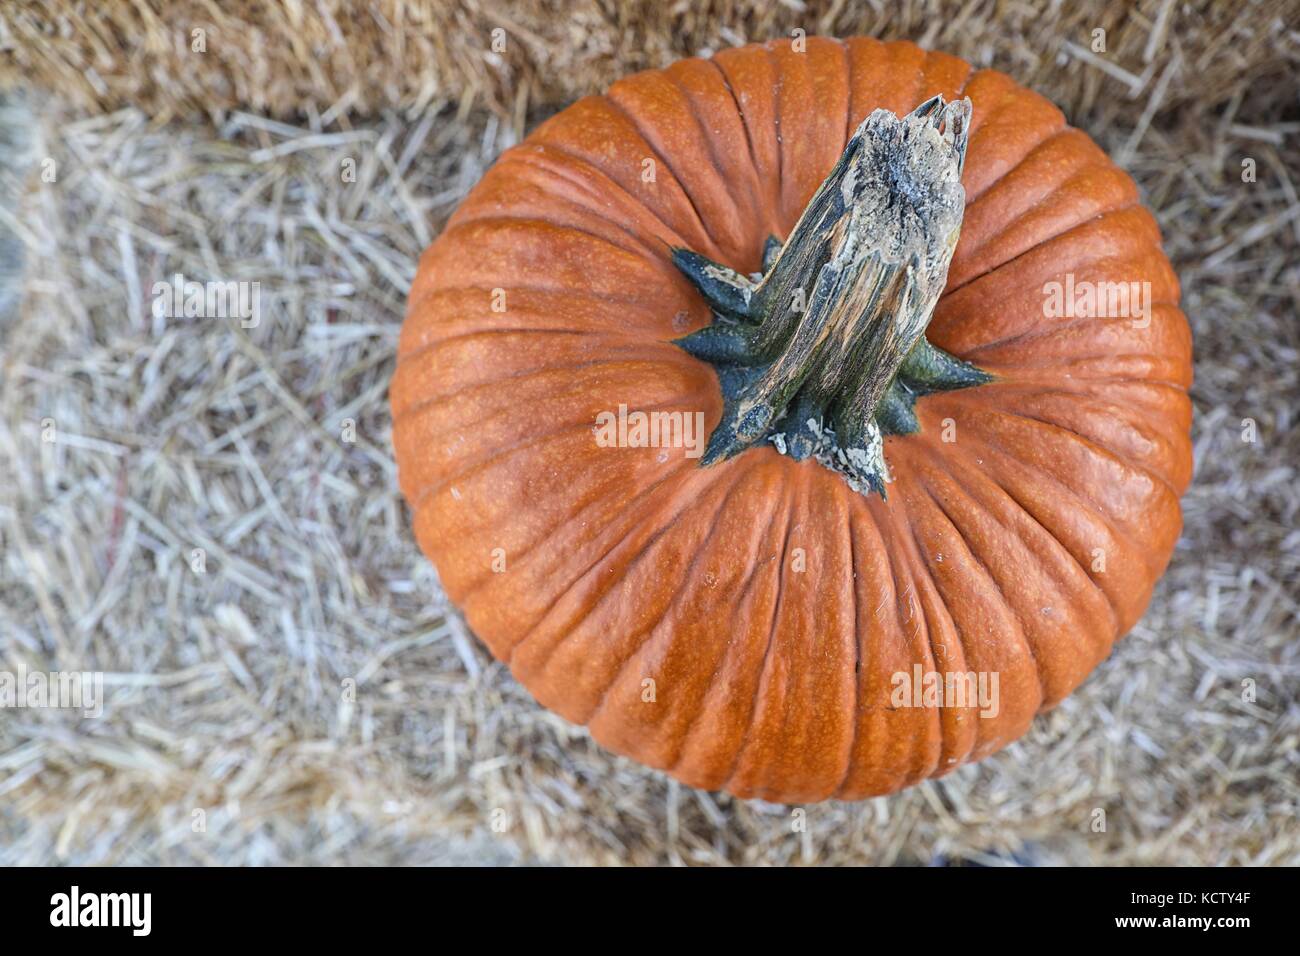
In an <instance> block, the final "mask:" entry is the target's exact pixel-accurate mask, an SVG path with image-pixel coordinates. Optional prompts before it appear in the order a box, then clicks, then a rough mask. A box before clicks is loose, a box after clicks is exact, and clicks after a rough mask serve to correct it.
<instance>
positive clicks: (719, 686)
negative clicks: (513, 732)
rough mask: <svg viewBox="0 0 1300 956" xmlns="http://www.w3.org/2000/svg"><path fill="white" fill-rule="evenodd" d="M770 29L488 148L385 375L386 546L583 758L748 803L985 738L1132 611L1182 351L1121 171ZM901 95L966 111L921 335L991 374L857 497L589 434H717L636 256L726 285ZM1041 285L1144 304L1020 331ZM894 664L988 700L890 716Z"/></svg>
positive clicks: (1018, 105) (1174, 420)
mask: <svg viewBox="0 0 1300 956" xmlns="http://www.w3.org/2000/svg"><path fill="white" fill-rule="evenodd" d="M806 42H807V47H806V50H805V51H804V52H796V51H795V50H793V49H792V47H791V44H790V42H789V41H784V42H775V43H770V44H768V45H765V46H758V45H755V46H747V47H743V48H739V49H734V50H727V51H724V52H722V53H719V54H717V55H716V56H715V57H714V58H713V59H711V60H702V59H688V60H683V61H680V62H678V63H675V64H673V65H672V66H670V67H669V68H667V69H665V70H660V71H650V72H646V73H641V74H637V75H635V76H631V77H628V78H626V79H623V80H621V81H619V82H618V83H616V84H615V85H614V86H613V87H612V88H611V89H610V90H609V91H608V92H607V93H606V94H605V95H603V96H591V97H587V98H585V99H583V100H581V101H579V102H578V103H576V104H574V105H573V106H571V107H570V108H569V109H567V110H565V111H563V112H562V113H560V114H558V115H556V116H554V117H553V118H551V119H550V120H549V121H547V122H545V123H544V124H542V126H540V127H539V128H538V129H537V130H536V131H535V132H534V133H533V134H532V135H530V136H529V137H528V138H527V139H526V140H525V141H524V142H523V143H521V144H520V145H518V146H516V147H514V148H513V149H511V150H509V151H507V152H506V153H505V154H503V155H502V156H501V157H500V159H499V160H498V161H497V162H496V164H495V165H494V166H493V167H492V168H491V169H490V170H489V171H488V172H487V174H486V175H485V176H484V177H483V179H482V181H481V182H480V183H479V184H478V186H477V187H476V188H475V189H474V190H473V191H472V192H471V193H470V195H469V196H468V197H467V198H466V200H465V201H464V203H463V204H462V205H461V206H460V208H459V209H458V211H457V212H456V213H455V215H454V216H453V217H452V218H451V220H450V222H449V223H448V225H447V227H446V229H445V231H444V232H443V233H442V235H441V236H440V237H439V238H438V240H437V241H436V242H435V243H434V244H433V245H432V246H431V247H430V248H429V249H428V250H427V252H426V253H425V254H424V256H423V257H422V259H421V263H420V267H419V271H418V274H417V276H416V279H415V282H414V284H413V287H412V289H411V293H410V304H409V309H408V313H407V318H406V322H405V324H404V326H403V329H402V334H401V340H400V344H399V353H398V367H397V371H396V373H395V376H394V379H393V383H392V388H391V402H392V411H393V440H394V445H395V450H396V455H397V462H398V466H399V476H400V483H401V488H402V491H403V493H404V495H405V496H406V498H407V500H408V502H409V503H410V506H411V508H412V511H413V515H414V526H415V532H416V536H417V539H418V542H419V544H420V547H421V548H422V550H423V551H424V552H425V553H426V554H427V555H428V556H429V558H430V559H432V561H433V562H434V564H435V565H436V567H437V569H438V572H439V575H440V578H441V580H442V583H443V586H444V587H445V589H446V592H447V594H448V596H449V598H450V599H451V600H452V601H453V602H454V603H455V604H456V605H457V606H459V607H460V608H462V609H463V611H464V613H465V616H466V618H467V620H468V622H469V624H470V625H471V627H472V628H473V629H474V631H475V633H476V634H477V635H478V636H479V637H480V638H481V639H482V640H483V641H484V642H485V643H486V644H487V646H488V647H489V648H490V650H491V652H492V653H493V654H494V655H495V656H496V657H497V658H498V659H500V660H501V661H503V662H506V663H507V664H508V665H509V667H510V669H511V671H512V672H513V673H514V675H515V676H516V677H517V678H518V679H519V680H520V681H521V682H522V683H523V684H524V685H525V686H526V687H527V688H528V689H529V690H530V691H531V692H532V694H533V695H534V696H535V697H536V698H537V700H538V701H539V702H540V703H542V704H543V705H545V706H546V707H548V708H550V709H552V710H554V711H555V712H557V713H559V714H561V715H563V716H564V717H565V718H567V719H569V720H571V721H573V722H575V723H579V724H586V725H588V726H589V728H590V730H591V733H592V735H593V736H594V737H595V739H596V740H598V741H599V742H600V743H602V744H603V745H604V746H606V747H608V748H610V749H611V750H614V751H616V752H618V753H621V754H625V755H627V756H630V757H632V758H634V759H636V760H638V761H640V762H642V763H644V764H647V765H649V766H652V767H656V768H661V769H663V770H666V771H667V772H669V773H670V774H672V775H673V776H674V777H677V778H678V779H679V780H681V781H682V782H684V783H686V784H688V785H691V786H696V787H701V788H705V789H709V790H726V791H729V792H731V793H733V794H736V795H738V796H742V797H761V798H765V799H768V800H773V801H783V802H807V801H816V800H822V799H828V798H835V799H858V798H863V797H868V796H874V795H880V794H885V793H890V792H893V791H896V790H898V789H900V788H902V787H906V786H909V785H911V784H914V783H917V782H918V781H920V780H923V779H925V778H927V777H931V776H938V775H940V774H943V773H946V772H948V771H950V770H952V769H953V768H955V767H956V766H958V765H960V764H962V763H965V762H968V761H973V760H978V759H980V758H982V757H985V756H987V755H988V754H990V753H992V752H994V751H996V750H998V749H999V748H1001V747H1003V746H1005V745H1006V744H1007V743H1009V742H1010V741H1012V740H1015V739H1016V738H1017V737H1019V736H1021V735H1022V734H1023V733H1024V732H1025V731H1026V729H1027V728H1028V727H1029V724H1030V722H1031V720H1032V719H1033V717H1034V716H1035V714H1037V713H1039V712H1040V711H1042V710H1044V709H1046V708H1049V707H1051V706H1053V705H1055V704H1056V703H1058V702H1059V701H1060V700H1061V699H1062V698H1064V697H1065V696H1066V695H1068V694H1069V693H1070V692H1071V691H1072V690H1073V689H1074V688H1075V687H1077V686H1078V685H1079V683H1080V682H1081V681H1082V680H1083V679H1084V677H1086V676H1087V674H1088V673H1089V672H1090V671H1091V670H1092V669H1093V668H1094V667H1095V666H1096V665H1097V664H1098V663H1099V662H1100V661H1101V660H1103V659H1104V658H1105V657H1106V656H1107V654H1108V653H1109V651H1110V648H1111V646H1112V644H1113V643H1114V641H1115V640H1116V638H1117V637H1118V636H1119V635H1121V634H1123V633H1125V632H1127V631H1128V630H1129V629H1130V628H1131V627H1132V625H1133V624H1134V623H1135V622H1136V621H1137V619H1138V618H1139V617H1140V615H1141V614H1142V612H1143V611H1144V609H1145V607H1146V605H1147V602H1148V600H1149V599H1150V596H1151V591H1152V588H1153V586H1154V584H1155V582H1156V580H1157V579H1158V578H1159V576H1160V575H1161V574H1162V573H1163V571H1164V569H1165V567H1166V565H1167V563H1168V561H1169V558H1170V555H1171V552H1172V550H1173V547H1174V544H1175V541H1176V540H1177V537H1178V534H1179V530H1180V526H1181V514H1180V509H1179V496H1180V495H1181V493H1182V492H1183V490H1184V489H1185V488H1186V486H1187V484H1188V482H1189V480H1190V476H1191V450H1190V439H1189V430H1190V425H1191V405H1190V402H1189V400H1188V396H1187V388H1188V387H1189V385H1190V383H1191V336H1190V332H1189V329H1188V326H1187V322H1186V319H1185V317H1184V316H1183V314H1182V312H1181V311H1180V310H1179V308H1178V298H1179V289H1178V282H1177V279H1176V277H1175V275H1174V273H1173V270H1172V268H1171V267H1170V265H1169V262H1168V260H1167V259H1166V257H1165V256H1164V254H1163V253H1162V251H1161V248H1160V234H1159V230H1158V228H1157V226H1156V223H1155V221H1154V219H1153V218H1152V216H1151V215H1150V214H1149V213H1148V212H1147V211H1146V210H1145V209H1143V208H1142V207H1141V205H1140V204H1139V200H1138V194H1137V189H1136V187H1135V185H1134V183H1133V182H1132V180H1131V179H1130V178H1129V177H1128V176H1127V175H1125V174H1124V173H1123V172H1122V171H1120V170H1119V169H1118V168H1117V167H1116V166H1115V165H1114V164H1113V163H1111V162H1110V160H1109V159H1108V158H1107V157H1106V155H1105V154H1104V153H1103V152H1102V150H1101V149H1100V148H1098V147H1097V146H1096V145H1095V144H1094V143H1093V142H1092V140H1091V139H1090V138H1089V137H1088V136H1087V135H1086V134H1084V133H1082V132H1080V131H1078V130H1076V129H1073V128H1071V127H1069V126H1068V125H1067V124H1066V122H1065V119H1064V116H1063V115H1062V113H1061V112H1060V111H1059V110H1058V109H1057V108H1056V107H1055V106H1053V105H1052V104H1051V103H1049V102H1048V101H1047V100H1045V99H1044V98H1042V97H1041V96H1039V95H1037V94H1035V93H1033V92H1031V91H1029V90H1026V89H1024V88H1022V87H1020V86H1018V85H1017V84H1016V83H1015V82H1013V81H1012V80H1011V79H1009V78H1008V77H1007V76H1005V75H1003V74H1001V73H998V72H995V71H991V70H974V69H973V68H972V67H971V66H970V65H969V64H967V63H966V62H964V61H962V60H960V59H957V58H955V57H952V56H948V55H945V54H942V53H936V52H926V51H923V50H922V49H920V48H918V47H917V46H915V45H913V44H910V43H904V42H898V43H880V42H877V41H875V40H871V39H864V38H852V39H849V40H845V41H842V42H841V41H836V40H831V39H821V38H809V39H808V40H807V41H806ZM937 93H941V94H943V95H944V96H945V97H947V98H949V99H953V98H958V97H962V96H965V97H969V98H970V100H971V103H972V106H973V114H972V119H971V127H970V142H969V150H968V153H967V156H966V163H965V167H964V171H963V175H962V182H963V185H964V187H965V189H966V212H965V219H964V222H963V225H962V229H961V233H960V241H959V243H958V245H957V249H956V252H955V254H954V257H953V259H952V263H951V267H950V269H949V274H948V280H947V286H946V288H945V291H944V294H943V296H942V298H941V299H940V301H939V305H938V307H937V309H936V310H935V313H934V317H933V320H932V322H931V324H930V326H929V330H928V332H927V335H928V337H929V339H930V341H932V342H933V343H934V344H935V345H937V346H939V347H941V348H943V349H946V350H947V351H949V352H951V353H953V354H954V355H956V356H958V357H960V358H962V359H966V360H968V361H970V362H973V363H975V364H977V365H978V366H979V367H980V368H982V369H984V370H986V371H988V372H990V373H991V374H992V375H993V376H995V380H994V381H993V382H992V383H990V384H987V385H981V386H979V387H976V388H967V389H962V390H960V391H953V392H943V393H935V394H930V395H924V396H922V397H921V398H920V399H919V400H918V401H917V403H916V409H915V410H916V415H917V419H918V421H919V423H920V431H919V432H917V433H916V434H912V435H895V436H890V437H888V438H886V440H885V457H886V459H887V461H888V463H889V468H890V471H891V473H892V476H893V481H892V483H891V484H890V485H889V486H888V495H887V498H883V499H882V498H881V497H880V496H877V495H864V494H861V493H859V492H857V491H854V490H853V489H852V488H850V487H849V486H848V484H847V483H846V482H845V481H844V479H843V478H842V477H841V476H840V475H838V474H836V473H835V472H833V471H831V470H829V469H827V468H826V467H824V466H822V465H821V464H819V463H818V462H816V461H813V460H805V461H799V462H796V461H794V460H792V459H791V458H788V457H785V456H783V455H782V454H780V453H779V452H778V451H777V449H776V448H774V447H772V446H771V445H765V446H761V447H755V448H751V449H749V450H747V451H745V452H743V453H741V454H739V455H737V456H736V457H734V458H731V459H728V460H726V461H723V462H720V463H718V464H714V465H711V466H709V467H701V466H700V463H699V460H698V458H692V457H688V455H687V453H686V449H682V448H655V447H650V448H607V447H601V446H600V445H598V443H597V442H596V440H595V437H594V434H593V425H594V422H595V421H596V418H597V415H598V414H600V413H601V412H608V411H612V410H616V409H617V408H618V407H619V405H620V404H625V405H626V406H627V407H628V408H629V409H640V410H661V411H680V412H683V413H693V412H697V411H703V412H704V418H705V423H706V427H705V435H706V436H707V435H708V434H709V433H710V432H711V431H712V429H713V428H714V426H715V425H716V424H717V423H718V421H719V418H720V416H721V413H722V398H721V394H720V387H719V382H718V377H717V375H716V373H715V371H714V369H713V368H712V366H710V365H709V364H707V363H705V362H702V361H699V360H698V359H695V358H693V357H691V356H690V355H688V354H687V353H686V352H685V351H683V350H682V349H681V348H679V347H678V346H677V345H675V344H673V340H674V339H677V338H680V337H681V336H683V335H684V334H686V333H688V332H692V331H694V330H697V329H700V328H703V327H704V326H706V325H708V324H709V323H710V321H711V320H712V314H711V312H710V309H709V308H708V306H707V305H706V304H705V302H704V300H703V299H702V298H701V296H700V295H699V294H698V293H697V292H696V290H695V289H694V287H693V286H692V285H691V284H690V283H689V282H688V281H686V279H685V278H684V277H683V276H682V275H681V273H680V272H679V271H678V270H677V269H676V268H674V266H673V264H672V262H671V259H670V247H673V246H681V247H688V248H690V249H693V250H697V251H698V252H700V253H702V254H704V255H706V256H709V257H710V258H713V259H715V260H717V261H720V262H723V263H725V264H727V265H729V266H731V267H733V268H735V269H738V270H740V271H742V272H754V271H756V270H757V269H759V267H760V259H761V255H762V250H763V243H764V240H765V239H766V238H767V236H768V235H769V234H775V235H777V236H780V237H785V236H787V235H788V234H789V233H790V230H791V228H792V227H793V226H794V224H795V222H796V220H797V219H798V217H799V215H800V213H801V212H802V211H803V209H804V207H805V205H806V204H807V203H808V201H809V199H810V198H811V196H812V194H813V192H814V191H815V190H816V188H817V186H818V184H819V183H820V182H821V181H822V179H823V178H825V177H826V175H827V174H828V172H829V171H830V170H831V168H832V166H833V165H834V164H835V162H836V160H837V158H838V157H839V155H840V153H841V152H842V151H843V149H844V147H845V144H846V141H847V138H848V136H849V135H850V134H851V133H852V132H853V130H854V128H855V127H856V126H857V124H858V123H859V122H861V121H862V119H863V118H864V117H865V116H866V115H867V114H869V113H870V112H871V111H873V110H875V109H877V108H882V107H883V108H886V109H889V110H891V111H893V112H895V113H898V114H900V115H901V114H903V113H906V112H908V111H910V110H912V109H913V108H914V107H915V106H916V105H917V104H919V103H921V102H922V101H924V100H925V99H927V98H928V97H930V96H932V95H934V94H937ZM647 160H649V161H650V164H647V162H646V161H647ZM647 168H652V169H653V172H654V178H653V181H651V182H646V181H643V172H644V171H645V170H646V169H647ZM1067 274H1073V277H1074V280H1075V282H1076V283H1082V282H1084V281H1087V282H1093V283H1098V282H1132V281H1137V282H1149V283H1150V289H1151V295H1150V324H1149V326H1148V327H1146V328H1139V327H1136V326H1135V325H1134V323H1133V320H1132V319H1131V318H1125V317H1119V318H1086V319H1080V318H1071V317H1051V316H1049V315H1047V314H1045V310H1044V299H1045V294H1044V287H1045V284H1046V283H1049V282H1061V283H1065V282H1066V281H1067V278H1066V277H1067ZM494 307H495V308H494ZM945 429H947V434H948V435H949V436H950V437H951V436H953V435H954V434H955V438H956V440H955V441H945V440H944V437H945ZM502 562H504V568H503V566H502ZM915 665H920V667H921V668H922V669H923V671H925V672H931V671H936V672H940V673H941V674H944V673H950V672H976V673H986V674H988V673H996V674H997V675H998V681H999V701H998V707H997V713H996V715H993V716H980V709H981V708H980V707H979V706H978V705H977V704H975V705H973V706H966V707H953V706H949V707H935V706H922V707H916V706H897V705H896V704H895V703H894V702H893V701H892V700H891V698H892V695H893V693H894V691H895V686H896V683H895V681H894V680H893V675H895V674H899V673H906V674H912V673H914V670H913V669H914V666H915ZM649 681H653V684H650V683H648V682H649ZM651 691H652V692H651ZM648 698H652V699H648Z"/></svg>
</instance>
